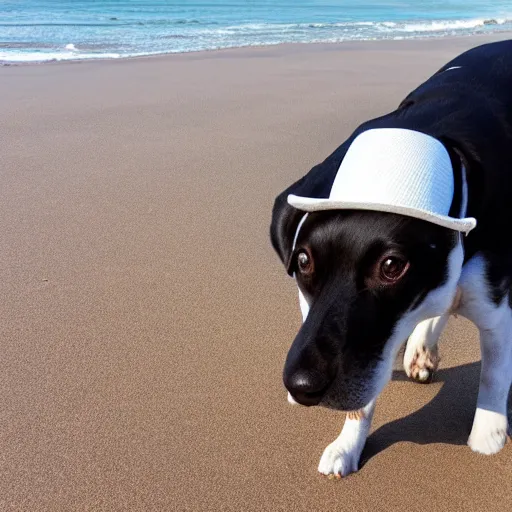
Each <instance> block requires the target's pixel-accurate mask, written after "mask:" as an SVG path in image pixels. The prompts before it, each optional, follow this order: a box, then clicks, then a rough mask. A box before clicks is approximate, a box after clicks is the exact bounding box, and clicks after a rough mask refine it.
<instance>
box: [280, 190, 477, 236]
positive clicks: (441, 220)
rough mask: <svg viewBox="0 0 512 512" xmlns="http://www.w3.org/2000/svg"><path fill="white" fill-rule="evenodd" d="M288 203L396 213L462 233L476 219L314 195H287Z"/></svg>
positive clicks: (301, 206) (314, 209) (312, 208)
mask: <svg viewBox="0 0 512 512" xmlns="http://www.w3.org/2000/svg"><path fill="white" fill-rule="evenodd" d="M288 204H289V205H291V206H293V207H294V208H297V210H302V211H305V212H320V211H325V210H368V211H376V212H385V213H397V214H399V215H405V216H407V217H414V218H415V219H420V220H425V221H427V222H431V223H432V224H437V225H438V226H442V227H444V228H448V229H453V230H454V231H460V232H462V233H466V234H467V233H469V232H470V231H471V230H472V229H474V228H475V227H476V219H474V218H473V217H466V218H464V219H456V218H453V217H448V216H446V215H438V214H435V213H432V212H428V211H426V210H421V209H418V208H410V207H407V206H398V205H390V204H381V203H363V202H357V201H339V200H338V201H336V200H333V199H319V198H314V197H301V196H296V195H294V194H290V195H289V196H288Z"/></svg>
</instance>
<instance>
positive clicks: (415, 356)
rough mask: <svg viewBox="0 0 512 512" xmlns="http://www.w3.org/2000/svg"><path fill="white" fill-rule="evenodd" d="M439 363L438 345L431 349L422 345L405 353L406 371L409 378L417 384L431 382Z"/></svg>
mask: <svg viewBox="0 0 512 512" xmlns="http://www.w3.org/2000/svg"><path fill="white" fill-rule="evenodd" d="M439 361H440V358H439V354H438V350H437V345H434V346H433V347H432V348H430V349H428V348H426V347H425V346H423V345H421V346H420V347H414V349H413V350H412V349H410V350H406V351H405V354H404V370H405V373H406V374H407V376H408V377H410V378H411V379H413V380H415V381H416V382H421V383H426V382H430V381H431V380H432V377H433V376H434V372H435V371H436V370H437V367H438V366H439Z"/></svg>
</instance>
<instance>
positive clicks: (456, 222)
mask: <svg viewBox="0 0 512 512" xmlns="http://www.w3.org/2000/svg"><path fill="white" fill-rule="evenodd" d="M453 193H454V180H453V169H452V164H451V160H450V156H449V155H448V151H447V150H446V148H445V147H444V146H443V144H441V142H439V141H438V140H437V139H435V138H434V137H431V136H430V135H426V134H424V133H420V132H416V131H413V130H405V129H401V128H377V129H373V130H367V131H365V132H363V133H361V134H360V135H358V136H357V137H356V138H355V139H354V141H353V142H352V144H351V145H350V147H349V148H348V151H347V152H346V154H345V158H344V159H343V161H342V162H341V165H340V167H339V169H338V172H337V173H336V177H335V178H334V182H333V184H332V188H331V193H330V195H329V198H327V199H324V198H323V199H320V198H314V197H300V196H296V195H293V194H290V195H289V196H288V203H289V204H290V205H291V206H294V207H295V208H297V209H298V210H303V211H306V212H316V211H321V210H373V211H379V212H389V213H398V214H401V215H406V216H409V217H415V218H417V219H422V220H426V221H429V222H432V223H434V224H438V225H439V226H443V227H446V228H450V229H453V230H455V231H462V232H464V233H468V232H469V231H471V230H472V229H473V228H474V227H475V226H476V220H475V219H474V218H472V217H468V218H463V219H458V218H453V217H449V216H448V213H449V211H450V206H451V204H452V200H453Z"/></svg>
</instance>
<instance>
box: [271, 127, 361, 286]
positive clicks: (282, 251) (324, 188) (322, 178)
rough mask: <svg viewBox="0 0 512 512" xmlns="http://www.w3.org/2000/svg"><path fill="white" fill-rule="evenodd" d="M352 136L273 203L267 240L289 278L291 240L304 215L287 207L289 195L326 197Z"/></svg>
mask: <svg viewBox="0 0 512 512" xmlns="http://www.w3.org/2000/svg"><path fill="white" fill-rule="evenodd" d="M353 137H354V136H352V137H350V139H348V140H347V141H346V142H345V143H344V144H342V145H341V146H340V147H339V148H338V149H336V151H334V153H332V154H331V155H330V156H328V157H327V158H326V159H325V160H324V161H323V162H322V163H321V164H318V165H316V166H315V167H313V168H312V169H311V170H310V171H309V172H308V173H307V174H306V175H305V176H304V177H303V178H301V179H300V180H298V181H296V182H295V183H294V184H293V185H291V186H290V187H288V188H287V189H286V190H284V191H283V192H281V194H279V195H278V196H277V198H276V200H275V202H274V208H273V210H272V223H271V225H270V239H271V241H272V245H273V246H274V249H275V251H276V252H277V254H278V255H279V257H280V258H281V261H282V262H283V264H284V266H285V268H286V271H287V272H288V275H290V276H291V275H292V274H293V272H291V257H292V246H293V239H294V237H295V233H296V231H297V227H298V225H299V222H300V220H301V219H302V217H303V216H304V214H305V212H303V211H301V210H297V209H296V208H294V207H293V206H290V205H289V204H288V195H289V194H295V195H297V196H304V197H318V198H326V197H329V194H330V192H331V187H332V183H333V181H334V178H335V177H336V173H337V172H338V169H339V167H340V164H341V161H342V160H343V157H344V156H345V153H346V152H347V149H348V147H349V144H350V143H351V141H352V140H353Z"/></svg>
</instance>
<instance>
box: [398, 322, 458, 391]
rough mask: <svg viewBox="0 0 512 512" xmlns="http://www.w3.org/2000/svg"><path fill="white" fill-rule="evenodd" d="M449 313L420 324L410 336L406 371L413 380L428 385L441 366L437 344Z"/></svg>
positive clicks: (405, 356) (406, 353) (405, 358)
mask: <svg viewBox="0 0 512 512" xmlns="http://www.w3.org/2000/svg"><path fill="white" fill-rule="evenodd" d="M449 316H450V315H449V313H447V314H445V315H442V316H438V317H436V318H429V319H428V320H424V321H423V322H420V323H419V324H418V325H417V326H416V328H415V329H414V331H413V333H412V334H411V335H410V336H409V340H408V341H407V346H406V348H405V353H404V370H405V373H406V374H407V376H408V377H410V378H411V379H413V380H415V381H417V382H421V383H427V382H430V381H431V380H432V377H433V375H434V372H435V371H436V370H437V367H438V365H439V352H438V348H437V342H438V340H439V337H440V336H441V333H442V332H443V329H444V328H445V326H446V323H447V322H448V318H449Z"/></svg>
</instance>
